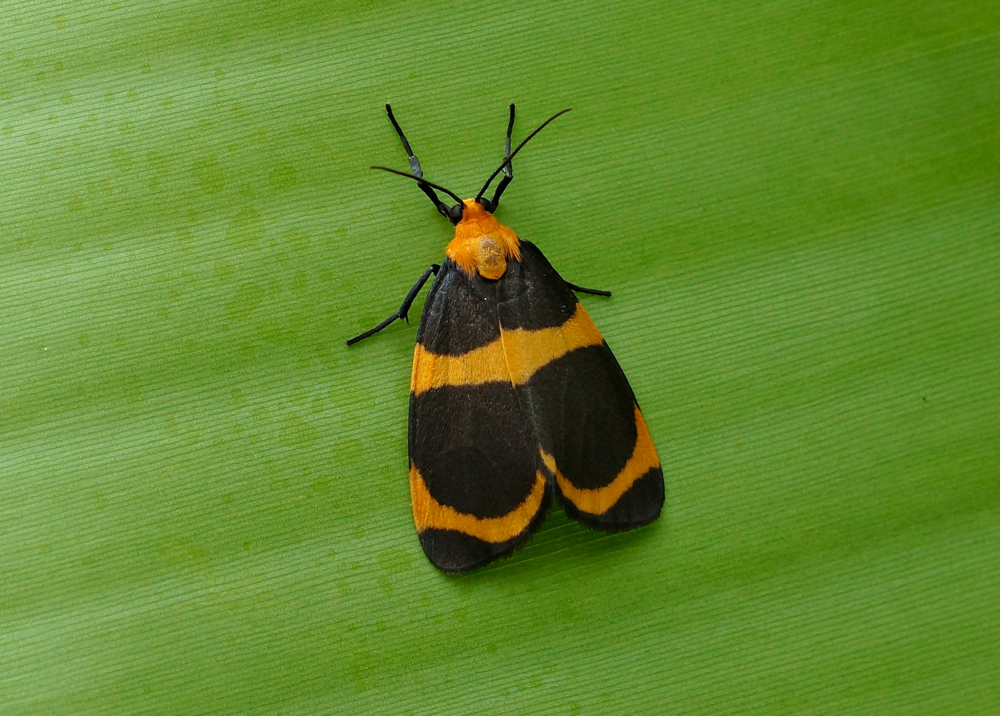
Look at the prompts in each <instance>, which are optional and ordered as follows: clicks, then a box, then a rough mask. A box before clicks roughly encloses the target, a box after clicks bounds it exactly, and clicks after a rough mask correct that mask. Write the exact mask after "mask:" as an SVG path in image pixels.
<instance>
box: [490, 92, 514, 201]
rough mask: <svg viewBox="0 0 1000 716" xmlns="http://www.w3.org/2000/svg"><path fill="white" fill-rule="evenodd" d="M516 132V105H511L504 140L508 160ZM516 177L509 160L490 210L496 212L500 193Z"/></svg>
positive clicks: (505, 155) (504, 154)
mask: <svg viewBox="0 0 1000 716" xmlns="http://www.w3.org/2000/svg"><path fill="white" fill-rule="evenodd" d="M513 132H514V105H513V104H511V106H510V121H509V122H508V123H507V138H506V139H504V142H503V158H504V159H505V160H506V159H507V158H508V157H509V156H510V135H511V134H512V133H513ZM513 179H514V164H513V163H511V162H507V166H505V167H504V168H503V179H501V180H500V184H499V185H498V186H497V190H496V191H495V192H493V200H492V201H490V206H489V211H490V212H494V211H496V210H497V206H498V205H499V204H500V195H501V194H503V190H504V189H506V188H507V185H508V184H510V182H511V180H513Z"/></svg>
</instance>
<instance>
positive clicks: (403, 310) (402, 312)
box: [347, 264, 441, 346]
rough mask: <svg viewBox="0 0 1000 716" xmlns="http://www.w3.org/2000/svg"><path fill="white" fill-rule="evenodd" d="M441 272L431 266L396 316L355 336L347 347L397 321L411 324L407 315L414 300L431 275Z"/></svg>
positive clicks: (438, 268)
mask: <svg viewBox="0 0 1000 716" xmlns="http://www.w3.org/2000/svg"><path fill="white" fill-rule="evenodd" d="M440 270H441V267H440V266H438V265H437V264H431V265H430V266H429V267H428V269H427V270H426V271H424V272H423V274H422V275H421V276H420V278H418V279H417V282H416V283H415V284H413V288H411V289H410V292H409V293H408V294H406V298H404V299H403V305H402V306H400V307H399V310H398V311H396V312H395V313H394V314H392V315H391V316H389V317H388V318H387V319H385V320H384V321H382V322H381V323H380V324H378V325H377V326H375V327H374V328H370V329H368V330H367V331H365V332H364V333H362V334H361V335H357V336H354V338H352V339H351V340H349V341H347V345H349V346H353V345H354V344H355V343H357V342H358V341H363V340H364V339H365V338H368V337H369V336H374V335H375V334H376V333H378V332H379V331H381V330H382V329H383V328H385V327H386V326H389V325H392V323H394V322H395V321H406V322H407V323H409V322H410V319H409V316H408V315H407V314H408V313H409V312H410V306H411V305H412V304H413V299H415V298H416V297H417V294H418V293H420V289H422V288H423V287H424V284H425V283H427V279H429V278H430V277H431V274H434V275H435V276H437V272H438V271H440Z"/></svg>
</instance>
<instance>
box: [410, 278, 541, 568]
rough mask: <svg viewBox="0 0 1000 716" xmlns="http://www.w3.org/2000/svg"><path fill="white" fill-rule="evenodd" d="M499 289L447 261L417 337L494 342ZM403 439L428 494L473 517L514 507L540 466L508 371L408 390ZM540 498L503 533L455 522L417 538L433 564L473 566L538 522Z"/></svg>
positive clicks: (435, 345)
mask: <svg viewBox="0 0 1000 716" xmlns="http://www.w3.org/2000/svg"><path fill="white" fill-rule="evenodd" d="M498 290H499V284H498V282H497V281H490V280H488V279H483V278H481V277H479V276H476V277H469V276H468V275H467V274H465V272H463V271H462V270H461V269H459V268H458V267H457V266H456V265H455V264H454V263H453V262H451V261H450V260H446V261H445V262H444V264H443V265H442V267H441V271H440V273H439V275H438V277H437V279H436V281H435V282H434V286H433V287H432V289H431V291H430V293H429V295H428V298H427V302H426V304H425V307H424V312H423V316H422V317H421V320H420V328H419V330H418V332H417V343H418V344H420V345H422V346H423V347H424V348H425V349H426V350H428V351H430V352H431V353H433V354H436V355H441V356H450V357H454V358H461V356H462V355H464V354H467V353H469V351H472V350H474V349H476V348H482V347H483V346H486V345H488V344H490V343H491V342H494V341H497V340H498V339H499V337H500V329H499V318H498V315H497V296H498ZM409 447H410V460H411V462H412V464H413V465H415V466H416V468H417V469H418V470H419V472H420V474H421V476H422V477H423V480H424V482H425V483H426V486H427V490H428V491H429V492H430V494H431V496H432V497H433V498H434V499H435V500H436V501H437V502H439V503H441V504H442V505H447V506H449V507H451V508H453V509H454V510H456V511H457V512H459V513H462V514H465V515H472V516H474V517H476V518H487V519H488V518H500V517H503V516H504V515H508V514H509V513H511V512H512V511H513V510H515V509H516V508H517V507H518V506H519V505H521V504H522V503H523V502H524V501H525V500H526V498H527V497H528V495H529V494H530V493H531V492H532V488H533V487H534V486H535V482H536V474H537V472H538V471H539V470H540V469H541V468H540V464H539V459H538V454H537V450H536V447H535V439H534V436H533V434H532V426H531V423H530V421H529V420H528V418H527V414H526V412H525V410H524V408H523V407H522V405H521V396H519V395H518V393H517V392H516V391H515V389H514V387H513V385H512V384H511V383H510V381H509V380H507V381H505V382H489V383H483V384H479V385H444V386H441V387H436V388H433V389H431V390H428V391H426V392H422V393H420V394H416V393H415V392H411V395H410V426H409ZM548 499H549V498H548V494H547V491H546V495H545V498H544V501H543V504H542V505H541V507H540V508H539V510H538V512H537V514H536V515H535V518H534V520H533V521H532V523H531V524H530V525H529V526H528V527H527V528H526V529H524V530H523V531H521V532H520V533H518V534H517V535H514V536H513V537H511V538H510V539H507V540H505V541H503V542H499V543H497V542H488V541H484V540H482V539H478V538H477V537H475V536H471V535H469V534H466V533H465V532H464V531H463V530H462V529H461V528H460V527H459V528H456V529H437V528H430V529H424V530H422V531H421V533H420V541H421V544H422V545H423V548H424V551H425V552H426V554H427V556H428V558H429V559H430V561H431V562H432V563H433V564H434V565H436V566H437V567H439V568H440V569H443V570H445V571H449V572H463V571H467V570H470V569H474V568H475V567H478V566H481V565H483V564H486V563H488V562H491V561H493V560H494V559H497V558H498V557H501V556H503V555H506V554H509V553H510V552H511V551H513V550H514V549H515V548H516V547H518V546H520V545H521V544H523V543H524V542H525V541H526V540H527V538H528V537H529V536H530V534H531V532H532V531H534V529H535V528H536V527H537V526H538V524H539V523H540V522H541V519H542V518H543V516H544V513H545V509H546V507H547V505H548ZM418 528H419V525H418Z"/></svg>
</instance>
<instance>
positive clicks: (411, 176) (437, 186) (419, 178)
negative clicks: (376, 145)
mask: <svg viewBox="0 0 1000 716" xmlns="http://www.w3.org/2000/svg"><path fill="white" fill-rule="evenodd" d="M368 168H369V169H380V170H381V171H384V172H389V173H390V174H398V175H399V176H401V177H407V178H409V179H416V180H417V181H418V182H420V185H421V187H422V186H423V185H425V184H426V185H427V186H429V187H434V188H435V189H440V190H441V191H443V192H444V193H445V194H447V195H448V196H450V197H451V198H452V199H454V200H455V201H457V202H458V203H459V204H461V205H462V206H465V202H464V201H463V200H462V199H461V198H460V197H459V196H458V194H456V193H455V192H453V191H449V190H447V189H445V188H444V187H443V186H441V185H440V184H435V183H434V182H430V181H427V180H426V179H424V178H423V177H422V176H418V175H416V174H407V173H406V172H401V171H399V170H398V169H390V168H389V167H368ZM441 205H442V206H444V204H443V203H442V204H441ZM447 215H448V213H447V212H445V216H447Z"/></svg>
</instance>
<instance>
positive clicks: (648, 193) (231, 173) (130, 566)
mask: <svg viewBox="0 0 1000 716" xmlns="http://www.w3.org/2000/svg"><path fill="white" fill-rule="evenodd" d="M0 21H2V28H3V29H2V37H3V42H2V43H0V68H2V69H0V148H2V151H0V162H2V166H3V177H4V181H3V186H2V189H0V196H2V203H0V207H2V210H0V269H2V274H0V275H2V276H3V290H2V291H0V318H2V325H3V331H2V333H0V371H2V373H0V375H2V377H0V421H2V422H0V426H2V428H0V430H2V432H0V466H2V470H0V510H2V519H0V574H2V575H3V588H2V590H0V703H2V704H3V708H2V710H3V712H4V713H5V714H46V715H49V714H78V713H122V714H171V715H176V714H203V713H220V714H221V713H233V714H265V713H266V714H278V713H280V714H292V713H308V714H313V713H410V714H442V713H489V714H503V713H509V714H525V713H544V714H563V713H565V714H574V713H581V714H602V715H603V714H629V715H631V714H639V713H698V714H712V713H720V714H721V713H766V714H775V713H795V714H801V713H814V714H820V713H824V714H825V713H829V714H842V713H872V714H888V713H904V712H905V713H920V714H930V713H960V714H973V713H984V714H985V713H996V712H997V711H998V710H1000V689H998V688H997V670H998V667H1000V651H998V649H997V644H1000V619H998V618H997V610H996V605H997V603H998V601H1000V576H998V575H1000V572H998V570H997V558H998V555H1000V458H998V454H1000V432H998V428H997V426H998V424H1000V360H998V356H1000V331H998V330H997V326H998V325H1000V270H998V266H1000V221H998V218H1000V204H998V201H997V177H998V176H1000V134H998V132H997V117H998V116H1000V93H998V92H997V90H996V78H997V76H998V73H1000V10H998V9H997V6H995V5H994V4H990V3H983V2H970V1H967V0H966V1H961V0H960V1H958V2H950V3H944V2H933V1H932V2H929V3H928V2H923V3H922V2H915V1H914V0H908V1H904V0H886V1H884V2H878V3H874V4H873V3H862V2H856V1H854V0H850V1H848V2H839V3H804V2H795V1H792V0H778V1H776V2H771V3H764V4H761V3H684V2H680V3H615V2H600V3H541V4H539V3H527V2H516V3H499V4H498V3H478V2H474V3H448V2H438V1H437V0H431V1H430V2H426V3H403V2H370V1H357V2H342V3H329V2H319V1H317V0H289V1H286V2H280V3H276V2H258V1H256V0H250V1H247V2H221V1H220V0H215V1H207V0H184V1H183V2H173V3H166V2H139V1H138V0H123V1H120V2H90V1H87V2H83V1H79V2H68V1H67V0H58V1H57V0H49V1H48V2H39V1H38V0H8V1H7V2H3V3H0ZM387 101H391V102H392V103H393V107H394V109H395V111H396V114H397V117H398V118H399V120H400V122H401V124H402V125H403V126H404V127H405V129H406V131H407V133H408V135H409V138H410V139H411V141H412V143H413V146H414V148H415V149H416V151H417V152H418V154H419V156H420V159H421V161H422V163H423V166H424V169H425V171H426V172H427V176H428V178H429V179H431V180H433V181H436V182H440V183H443V184H444V185H446V186H448V187H450V188H453V189H455V190H456V191H459V193H461V194H463V195H466V194H471V193H473V192H475V191H476V190H477V189H478V186H479V185H480V184H481V182H482V181H483V179H484V178H485V177H486V176H487V175H488V173H489V172H490V171H492V169H494V168H495V167H496V165H497V163H498V162H499V159H500V158H501V156H502V150H503V133H504V129H505V126H506V117H507V104H508V103H509V102H516V103H517V106H518V126H517V128H516V130H515V140H518V139H519V138H522V137H524V136H525V135H526V134H527V132H528V131H530V129H531V128H533V127H534V126H536V125H537V124H538V123H540V122H541V121H542V120H544V119H545V118H546V117H548V116H549V115H551V114H552V113H553V112H555V111H557V110H559V109H562V108H564V107H568V106H571V107H573V110H574V111H573V112H571V113H570V114H568V115H566V116H565V117H561V118H559V119H558V120H557V121H556V122H554V123H553V124H552V125H551V126H550V127H549V128H547V129H546V130H545V131H544V132H543V133H542V134H540V135H539V136H538V138H537V139H535V140H533V142H532V143H531V145H529V146H528V147H526V148H525V150H524V151H523V152H522V153H521V154H519V155H518V158H517V161H516V178H515V181H514V183H513V184H512V185H511V187H510V188H509V189H508V190H507V193H506V194H505V196H504V203H503V206H502V208H501V209H500V212H499V217H500V219H501V220H502V221H503V222H504V223H506V224H507V225H509V226H511V227H512V228H513V229H514V230H515V231H517V232H518V233H519V234H520V235H521V236H522V237H524V238H526V239H529V240H531V241H533V242H535V243H537V244H538V245H539V246H540V247H541V248H542V250H543V251H545V252H546V255H547V256H548V257H549V259H550V260H551V261H552V262H553V264H554V265H555V266H556V267H557V268H558V269H559V270H560V272H561V273H562V274H563V275H564V276H565V277H566V278H567V279H568V280H571V281H574V282H576V283H579V284H582V285H587V286H595V287H598V288H605V289H610V290H612V291H613V293H614V297H613V298H611V299H602V298H598V297H587V298H584V299H583V300H584V302H585V304H586V306H587V309H588V311H590V313H591V315H593V317H594V319H595V321H596V322H597V323H598V325H599V326H600V327H601V329H602V331H603V333H604V335H605V336H606V338H607V339H608V342H609V343H610V344H611V346H612V347H613V348H614V350H615V352H616V354H617V355H618V357H619V359H620V361H621V363H622V365H623V367H624V368H625V371H626V373H627V374H628V376H629V378H630V380H631V382H632V385H633V388H634V389H635V392H636V395H637V396H638V398H639V400H640V402H641V403H642V405H643V409H644V412H645V415H646V418H647V420H648V422H649V425H650V429H651V431H652V434H653V437H654V439H655V440H656V443H657V446H658V448H659V452H660V455H661V457H662V460H663V463H664V472H665V475H666V480H667V506H666V508H665V512H664V515H663V517H662V519H661V520H659V521H658V522H657V523H656V524H654V525H653V526H651V527H649V528H645V529H642V530H639V531H636V532H634V533H626V534H620V535H601V534H595V533H592V532H587V531H585V530H583V529H581V528H580V527H579V526H578V525H577V524H576V523H574V522H572V521H569V520H567V519H566V518H565V516H563V515H562V514H561V513H558V512H557V513H555V514H553V515H551V516H550V517H549V519H548V521H547V523H546V525H545V526H544V528H543V529H542V531H541V532H540V533H539V534H537V535H536V536H535V538H534V539H533V540H532V541H531V542H530V543H529V545H528V546H527V547H526V548H525V549H524V550H522V551H520V552H519V553H517V554H516V555H515V556H513V557H512V558H511V559H509V560H507V561H504V562H502V563H500V564H497V565H495V566H492V567H490V568H487V569H484V570H481V571H479V572H476V573H473V574H471V575H468V576H464V577H458V578H455V577H449V576H446V575H443V574H441V573H439V572H437V571H436V570H435V569H434V568H433V567H431V566H430V565H429V564H428V563H427V561H426V560H425V559H424V557H423V555H422V553H421V550H420V546H419V543H418V541H417V538H416V535H415V534H414V531H413V526H412V520H411V516H410V507H409V493H408V487H407V478H406V466H407V459H406V410H407V408H406V405H407V392H408V376H409V370H410V352H411V350H412V343H413V338H414V331H415V328H414V326H409V327H407V326H406V325H404V324H399V325H396V326H394V327H392V328H390V329H388V330H386V331H384V332H383V333H381V334H379V336H377V337H376V338H372V339H370V340H368V341H365V342H364V343H361V344H359V345H357V346H355V347H353V348H351V349H347V348H346V347H345V345H344V341H345V339H347V338H348V337H350V336H352V335H354V334H356V333H358V332H360V331H362V330H364V329H366V328H368V327H370V326H371V325H373V324H374V323H375V322H377V321H378V320H380V319H382V318H384V317H385V316H387V315H389V314H390V313H392V312H393V311H394V310H395V309H396V308H397V307H398V305H399V302H400V300H401V299H402V297H403V295H404V294H405V292H406V290H407V289H408V288H409V286H410V285H411V283H412V281H413V280H414V279H415V278H416V277H417V276H418V275H419V274H420V272H421V271H422V270H423V269H424V268H426V267H427V266H428V265H429V264H431V263H434V262H436V261H439V260H440V258H441V256H442V252H443V248H444V246H445V244H446V243H447V241H448V240H449V237H450V230H449V226H448V224H447V222H444V221H443V220H441V218H440V217H439V216H437V214H436V212H435V211H434V208H433V207H432V206H431V205H430V203H429V202H428V201H427V200H426V198H425V197H424V196H423V195H422V194H421V193H420V192H419V191H417V189H416V187H414V186H413V184H412V182H407V181H406V180H403V179H399V178H396V177H391V176H388V175H385V174H383V173H376V172H371V171H369V170H368V166H369V165H371V164H386V165H391V166H396V167H399V168H400V169H405V168H406V163H405V156H404V154H403V152H402V149H401V148H400V146H399V143H398V140H397V138H396V136H395V134H394V133H393V131H392V127H391V126H390V125H389V123H388V121H387V120H386V117H385V115H384V110H383V105H384V103H385V102H387ZM421 305H422V302H421V301H418V305H417V306H415V309H414V311H413V313H412V314H411V315H412V316H413V317H414V318H416V317H417V316H418V315H419V308H420V306H421Z"/></svg>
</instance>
